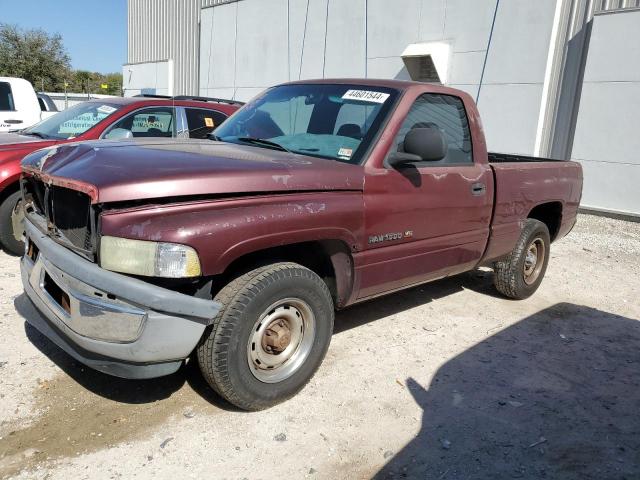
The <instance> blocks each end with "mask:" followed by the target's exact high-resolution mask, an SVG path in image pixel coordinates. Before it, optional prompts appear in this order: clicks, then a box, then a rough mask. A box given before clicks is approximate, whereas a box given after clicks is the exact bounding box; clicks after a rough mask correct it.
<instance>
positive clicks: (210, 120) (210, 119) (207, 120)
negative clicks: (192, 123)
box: [204, 117, 214, 127]
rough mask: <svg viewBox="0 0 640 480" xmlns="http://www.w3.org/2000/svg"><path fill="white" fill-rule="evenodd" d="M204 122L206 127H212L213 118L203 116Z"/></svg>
mask: <svg viewBox="0 0 640 480" xmlns="http://www.w3.org/2000/svg"><path fill="white" fill-rule="evenodd" d="M204 124H205V125H206V126H207V127H213V126H214V123H213V118H210V117H204Z"/></svg>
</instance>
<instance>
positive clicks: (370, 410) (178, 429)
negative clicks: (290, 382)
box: [0, 215, 640, 480]
mask: <svg viewBox="0 0 640 480" xmlns="http://www.w3.org/2000/svg"><path fill="white" fill-rule="evenodd" d="M21 292H22V287H21V284H20V277H19V268H18V260H17V259H16V258H11V257H8V256H6V255H4V254H0V478H10V477H13V478H29V479H31V478H36V479H45V478H46V479H64V480H67V479H70V478H73V479H85V478H86V479H116V478H127V479H128V478H173V479H178V478H180V479H182V478H216V479H243V478H247V479H268V478H295V479H298V478H311V479H325V478H331V479H335V478H338V479H342V478H345V479H346V478H349V479H359V478H363V479H364V478H379V479H385V478H421V479H449V480H451V479H498V478H499V479H503V478H507V479H508V478H536V479H537V478H549V479H560V478H561V479H598V480H603V479H638V478H640V414H639V412H640V300H639V297H640V224H639V223H630V222H624V221H620V220H611V219H605V218H600V217H594V216H587V215H582V216H581V217H580V219H579V223H578V225H577V226H576V228H575V229H574V231H573V232H572V233H571V234H570V236H569V237H567V238H565V239H563V240H561V241H559V242H558V243H556V244H554V245H553V246H552V254H551V261H550V264H549V269H548V271H547V275H546V278H545V280H544V282H543V283H542V286H541V288H540V289H539V290H538V292H537V293H536V294H535V295H534V296H533V297H532V298H530V299H528V300H526V301H520V302H518V301H510V300H506V299H503V298H501V297H499V296H498V295H497V294H496V293H495V291H494V290H493V288H492V284H491V274H490V273H488V272H484V271H478V272H472V273H469V274H465V275H461V276H458V277H455V278H450V279H446V280H443V281H439V282H435V283H433V284H429V285H425V286H422V287H418V288H414V289H411V290H408V291H405V292H402V293H398V294H394V295H391V296H388V297H385V298H381V299H378V300H375V301H372V302H369V303H367V304H362V305H360V306H356V307H353V308H350V309H348V310H346V311H344V312H341V313H339V314H338V315H337V318H336V332H335V335H334V337H333V341H332V344H331V347H330V349H329V353H328V356H327V358H326V360H325V362H324V364H323V366H322V367H321V369H320V371H319V372H318V374H317V375H316V376H315V378H314V379H313V380H312V381H311V383H310V384H309V385H308V386H307V387H306V388H305V389H304V390H303V391H302V393H301V394H299V395H298V396H297V397H295V398H294V399H293V400H290V401H289V402H286V403H285V404H282V405H279V406H277V407H275V408H272V409H270V410H268V411H264V412H258V413H243V412H238V411H236V410H234V409H233V408H231V407H230V406H229V405H227V404H225V403H223V402H222V401H221V400H219V399H218V398H217V397H216V396H215V394H213V393H212V392H211V391H210V390H209V389H208V387H207V386H206V385H205V384H204V383H203V381H202V379H201V378H200V376H199V373H198V370H197V367H196V366H195V365H187V366H185V367H184V368H183V369H182V370H181V371H179V372H178V373H176V374H175V375H172V376H170V377H166V378H161V379H155V380H147V381H126V380H120V379H115V378H112V377H108V376H106V375H102V374H100V373H97V372H94V371H92V370H90V369H88V368H86V367H83V366H82V365H79V364H77V363H76V362H74V361H73V360H71V359H70V358H69V357H68V356H67V355H66V354H64V353H62V352H61V351H60V350H58V349H57V348H56V347H55V346H54V345H52V344H51V343H50V342H49V341H48V340H46V339H45V338H43V337H42V336H41V335H40V334H39V333H38V332H37V331H35V330H34V329H32V328H30V327H28V326H26V324H25V321H24V317H27V316H28V315H31V314H33V312H32V311H31V310H30V307H29V304H28V303H27V302H26V301H25V299H24V297H23V296H22V293H21Z"/></svg>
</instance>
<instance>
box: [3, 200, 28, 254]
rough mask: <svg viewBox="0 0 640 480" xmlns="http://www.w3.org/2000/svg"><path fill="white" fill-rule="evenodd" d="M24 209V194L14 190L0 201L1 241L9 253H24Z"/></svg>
mask: <svg viewBox="0 0 640 480" xmlns="http://www.w3.org/2000/svg"><path fill="white" fill-rule="evenodd" d="M23 221H24V211H23V209H22V196H21V195H20V192H19V191H18V192H14V193H12V194H11V195H9V196H8V197H7V198H5V199H4V201H3V202H2V203H0V243H1V244H2V247H4V249H5V250H6V252H7V253H10V254H11V255H17V256H20V255H22V254H23V253H24V238H23V237H24V225H23Z"/></svg>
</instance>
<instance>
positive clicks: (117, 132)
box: [104, 128, 133, 140]
mask: <svg viewBox="0 0 640 480" xmlns="http://www.w3.org/2000/svg"><path fill="white" fill-rule="evenodd" d="M104 138H106V139H108V140H126V139H127V138H133V133H131V130H127V129H126V128H114V129H113V130H111V131H110V132H109V133H107V134H106V135H105V136H104Z"/></svg>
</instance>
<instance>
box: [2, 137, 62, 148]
mask: <svg viewBox="0 0 640 480" xmlns="http://www.w3.org/2000/svg"><path fill="white" fill-rule="evenodd" d="M52 142H53V140H46V139H43V138H39V137H34V136H31V135H20V134H19V133H0V151H2V150H13V149H20V148H24V147H36V148H37V147H38V145H37V144H39V143H41V144H43V145H50V144H51V143H52Z"/></svg>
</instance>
